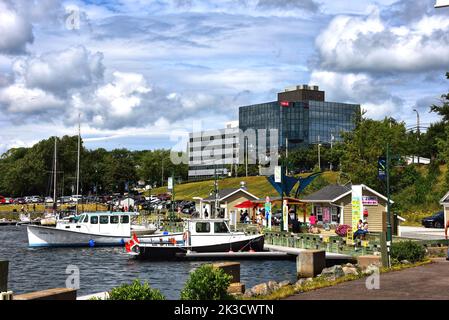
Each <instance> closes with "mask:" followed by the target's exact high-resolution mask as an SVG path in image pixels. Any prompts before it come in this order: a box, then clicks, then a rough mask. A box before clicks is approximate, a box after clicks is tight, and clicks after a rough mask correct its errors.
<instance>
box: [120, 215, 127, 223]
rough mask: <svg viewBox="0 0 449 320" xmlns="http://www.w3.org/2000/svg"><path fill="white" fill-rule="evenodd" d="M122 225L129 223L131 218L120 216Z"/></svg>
mask: <svg viewBox="0 0 449 320" xmlns="http://www.w3.org/2000/svg"><path fill="white" fill-rule="evenodd" d="M120 223H129V216H120Z"/></svg>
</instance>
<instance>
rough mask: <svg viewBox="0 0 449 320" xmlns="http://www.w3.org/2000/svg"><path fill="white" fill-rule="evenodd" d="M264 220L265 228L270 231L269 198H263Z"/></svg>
mask: <svg viewBox="0 0 449 320" xmlns="http://www.w3.org/2000/svg"><path fill="white" fill-rule="evenodd" d="M265 219H266V220H267V222H268V223H267V227H268V229H269V230H271V202H270V197H266V198H265Z"/></svg>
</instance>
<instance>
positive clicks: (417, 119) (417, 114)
mask: <svg viewBox="0 0 449 320" xmlns="http://www.w3.org/2000/svg"><path fill="white" fill-rule="evenodd" d="M413 111H415V112H416V122H417V134H418V138H417V140H418V144H417V146H418V164H419V153H420V152H421V148H420V147H419V136H420V131H419V112H418V110H416V109H413ZM414 158H415V157H413V162H414Z"/></svg>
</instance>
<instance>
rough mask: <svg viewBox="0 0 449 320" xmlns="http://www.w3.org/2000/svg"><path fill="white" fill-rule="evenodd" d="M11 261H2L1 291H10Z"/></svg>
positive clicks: (0, 274)
mask: <svg viewBox="0 0 449 320" xmlns="http://www.w3.org/2000/svg"><path fill="white" fill-rule="evenodd" d="M8 268H9V261H0V292H6V291H8Z"/></svg>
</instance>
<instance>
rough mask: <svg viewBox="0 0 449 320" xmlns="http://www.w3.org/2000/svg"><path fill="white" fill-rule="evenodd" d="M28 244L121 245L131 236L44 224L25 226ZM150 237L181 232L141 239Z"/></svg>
mask: <svg viewBox="0 0 449 320" xmlns="http://www.w3.org/2000/svg"><path fill="white" fill-rule="evenodd" d="M27 234H28V245H29V246H30V247H97V246H108V247H114V246H123V245H124V244H125V242H127V241H129V240H130V239H131V236H114V235H104V234H90V233H84V232H76V231H72V230H65V229H58V228H52V227H45V226H33V225H28V226H27ZM152 237H157V238H158V239H159V238H165V237H175V238H178V239H182V233H176V234H169V235H159V234H154V235H147V236H143V237H142V238H141V239H149V238H152Z"/></svg>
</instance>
